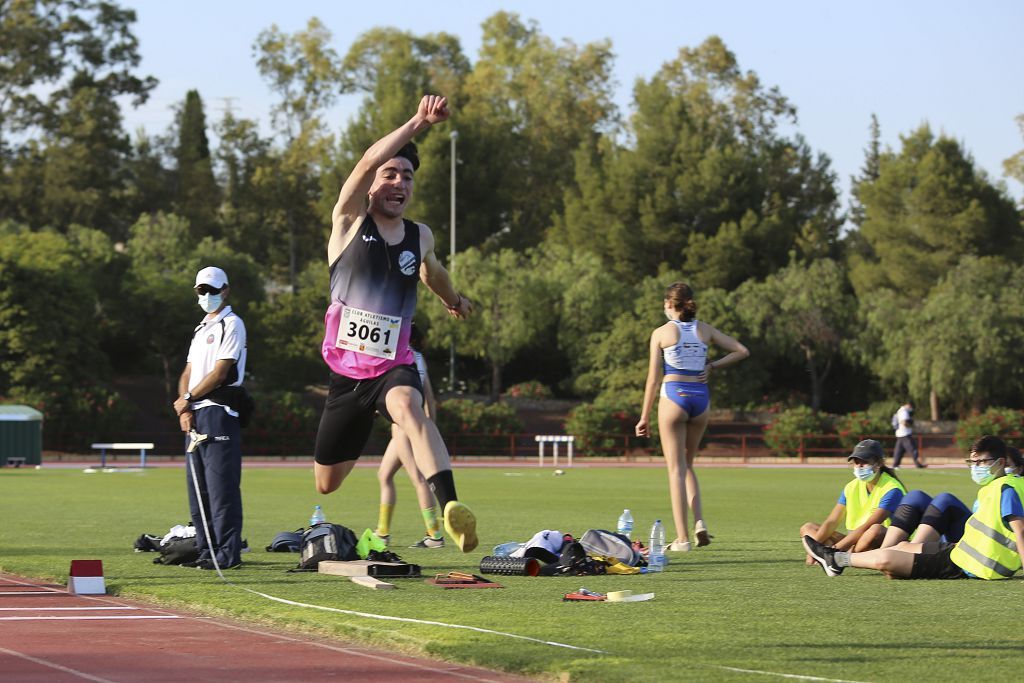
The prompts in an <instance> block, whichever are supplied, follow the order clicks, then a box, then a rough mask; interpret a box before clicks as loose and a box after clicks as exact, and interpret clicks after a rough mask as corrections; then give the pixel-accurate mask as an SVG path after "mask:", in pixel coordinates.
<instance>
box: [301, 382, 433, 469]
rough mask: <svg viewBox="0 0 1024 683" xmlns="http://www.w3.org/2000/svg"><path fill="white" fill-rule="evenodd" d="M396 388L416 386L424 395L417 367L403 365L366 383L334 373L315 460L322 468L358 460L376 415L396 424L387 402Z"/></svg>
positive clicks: (317, 434)
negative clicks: (387, 398)
mask: <svg viewBox="0 0 1024 683" xmlns="http://www.w3.org/2000/svg"><path fill="white" fill-rule="evenodd" d="M394 387H412V388H414V389H416V391H418V392H420V395H421V396H422V395H423V386H422V385H421V384H420V374H419V372H417V371H416V366H415V365H399V366H397V367H394V368H391V369H390V370H388V371H387V372H385V373H384V374H383V375H381V376H380V377H374V378H373V379H363V380H358V379H352V378H350V377H345V376H343V375H339V374H337V373H334V372H332V373H331V380H330V384H329V387H328V391H327V400H326V401H325V402H324V412H323V413H322V414H321V415H320V427H319V428H318V429H317V432H316V448H315V449H314V451H313V459H314V460H315V461H316V462H318V463H320V464H321V465H337V464H338V463H340V462H345V461H347V460H355V459H356V458H358V457H359V456H360V455H361V454H362V452H363V448H365V447H366V442H367V441H369V439H370V430H371V429H372V428H373V417H374V414H375V413H377V412H380V414H381V415H383V416H384V417H385V418H387V419H388V420H389V421H392V422H394V420H392V419H391V416H390V415H389V414H388V409H387V406H386V405H385V402H384V397H385V396H387V393H388V391H390V390H391V389H392V388H394Z"/></svg>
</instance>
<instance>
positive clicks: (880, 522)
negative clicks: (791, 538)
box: [800, 439, 907, 566]
mask: <svg viewBox="0 0 1024 683" xmlns="http://www.w3.org/2000/svg"><path fill="white" fill-rule="evenodd" d="M846 459H847V461H849V462H851V463H852V464H853V475H854V479H853V481H851V482H850V483H848V484H847V485H846V486H845V487H843V492H842V493H840V494H839V500H838V501H837V502H836V505H835V507H834V508H832V512H830V513H829V515H828V517H826V518H825V521H824V522H822V523H821V524H815V523H814V522H807V523H806V524H804V525H803V526H801V527H800V537H801V538H803V537H804V536H810V537H811V538H813V539H814V540H816V541H819V542H821V543H824V544H825V545H829V546H834V547H835V548H837V549H838V550H854V551H857V552H863V551H865V550H871V549H873V548H877V547H878V546H879V545H881V543H882V539H883V538H884V537H885V529H886V527H887V526H888V525H889V518H890V517H891V516H892V514H893V513H894V512H895V511H896V508H897V507H899V504H900V501H901V500H902V499H903V495H904V494H905V493H906V492H907V489H906V488H904V486H903V482H901V481H900V480H899V478H898V477H897V476H896V473H895V472H893V471H892V470H891V469H889V468H888V467H886V466H885V451H884V450H883V449H882V444H880V443H878V442H877V441H875V440H874V439H865V440H864V441H861V442H860V443H859V444H857V445H856V446H855V447H854V449H853V452H852V453H851V454H850V455H849V456H848V457H847V458H846ZM844 513H845V521H846V529H847V533H846V534H842V533H840V532H838V531H836V529H837V528H838V526H839V521H840V520H841V519H843V516H844ZM807 564H808V565H812V566H813V565H814V564H815V561H814V559H813V558H812V557H811V556H810V555H808V556H807Z"/></svg>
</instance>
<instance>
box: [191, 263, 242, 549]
mask: <svg viewBox="0 0 1024 683" xmlns="http://www.w3.org/2000/svg"><path fill="white" fill-rule="evenodd" d="M195 291H196V296H197V297H198V299H199V307H200V308H202V309H203V311H204V312H205V313H206V316H205V317H204V318H203V319H202V321H201V322H200V323H199V325H198V326H196V329H195V331H194V332H193V333H192V343H191V345H190V346H189V349H188V358H187V360H186V362H185V370H184V371H183V372H182V373H181V377H180V378H179V379H178V392H179V394H180V395H179V397H178V398H177V399H176V400H175V401H174V412H175V413H177V414H178V424H179V426H180V427H181V431H183V432H185V433H186V434H189V433H190V432H192V431H193V430H195V433H196V434H198V435H200V436H201V437H203V440H202V441H199V442H198V443H197V444H195V445H193V446H191V447H190V450H191V452H190V453H189V457H188V458H187V460H186V469H185V471H186V479H187V486H188V502H189V508H190V510H191V513H192V525H193V526H195V528H196V550H198V551H199V559H197V560H196V561H195V562H186V563H185V564H184V565H183V566H191V567H198V568H200V569H214V568H215V567H214V563H213V559H212V557H211V555H212V553H214V552H215V553H216V558H217V565H218V566H219V567H220V568H221V569H231V568H232V567H237V566H238V565H239V564H241V562H242V559H241V557H242V556H241V552H242V489H241V482H242V441H241V425H240V422H239V412H238V410H236V408H237V407H238V405H239V404H238V401H237V400H236V399H235V398H234V397H236V396H237V395H238V391H239V390H238V389H234V390H233V389H232V388H234V387H241V386H242V380H243V378H244V376H245V359H246V334H245V325H244V324H243V323H242V319H241V318H239V317H238V316H237V315H235V313H234V311H232V310H231V307H230V306H228V305H227V300H228V295H229V294H230V293H231V287H230V286H229V285H228V276H227V274H226V273H225V272H224V271H223V270H221V269H220V268H216V267H213V266H210V267H207V268H203V269H202V270H200V271H199V273H198V274H197V275H196V284H195ZM233 404H235V405H233ZM191 441H192V437H189V438H188V439H187V441H186V443H189V442H191ZM193 477H195V479H196V481H197V482H198V486H199V492H200V495H201V496H202V500H200V499H199V498H198V497H197V496H196V490H195V488H196V487H195V485H194V484H193ZM200 506H201V508H202V509H200ZM204 513H205V516H206V519H207V521H208V522H209V524H210V533H211V535H212V538H207V536H206V527H205V525H204V524H203V514H204Z"/></svg>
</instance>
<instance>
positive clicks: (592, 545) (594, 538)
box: [580, 529, 647, 567]
mask: <svg viewBox="0 0 1024 683" xmlns="http://www.w3.org/2000/svg"><path fill="white" fill-rule="evenodd" d="M580 544H581V545H582V546H583V548H584V550H586V551H587V554H588V555H591V556H596V557H613V558H615V559H616V560H618V561H619V562H621V563H622V564H627V565H629V566H630V567H640V566H643V565H646V564H647V562H646V561H645V560H644V558H643V556H642V555H641V554H640V553H638V552H637V551H636V550H634V549H633V544H632V543H630V541H629V539H628V538H626V537H625V536H623V535H621V534H613V533H612V532H610V531H605V530H604V529H590V530H589V531H587V533H585V534H583V538H581V539H580Z"/></svg>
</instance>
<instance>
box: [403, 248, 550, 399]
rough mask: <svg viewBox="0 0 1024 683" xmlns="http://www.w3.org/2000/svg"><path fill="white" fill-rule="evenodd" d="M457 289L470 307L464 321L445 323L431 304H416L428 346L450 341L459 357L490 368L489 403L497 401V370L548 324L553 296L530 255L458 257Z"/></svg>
mask: <svg viewBox="0 0 1024 683" xmlns="http://www.w3.org/2000/svg"><path fill="white" fill-rule="evenodd" d="M458 273H459V280H458V288H459V291H460V292H462V293H463V294H464V295H465V296H468V297H469V298H470V299H471V300H472V301H473V305H474V307H475V311H474V313H473V317H472V318H471V319H470V320H468V321H459V320H455V319H452V318H450V316H449V315H448V311H447V310H446V309H445V308H444V306H442V305H440V303H439V302H438V301H436V300H432V299H433V297H432V296H431V298H430V299H426V300H425V301H424V302H423V303H422V304H421V307H420V308H421V310H423V311H424V312H425V313H426V315H427V316H428V319H429V320H430V323H431V339H432V343H435V344H436V343H439V342H440V343H445V344H447V343H449V342H450V341H451V339H452V338H453V337H454V339H455V341H456V345H457V346H458V349H459V352H460V353H463V354H466V355H472V356H475V357H477V358H480V359H482V360H485V361H486V362H487V364H488V365H489V367H490V375H491V377H490V388H491V391H490V400H491V401H492V402H493V401H497V400H498V398H499V397H500V396H501V389H502V369H503V368H504V367H505V365H507V364H508V363H509V362H510V361H511V360H512V359H513V358H514V357H515V355H516V354H517V353H518V352H519V351H521V350H522V349H524V348H526V347H527V346H528V345H529V344H530V342H531V340H532V339H533V338H534V337H535V336H536V335H537V334H539V333H540V332H541V331H542V330H543V329H544V328H545V326H546V325H549V324H550V323H551V316H550V313H549V312H550V311H551V309H552V308H553V305H552V304H553V299H554V296H553V293H552V292H551V291H550V289H549V288H548V287H547V286H546V282H545V281H544V279H543V278H542V277H540V276H539V274H538V273H536V271H534V270H533V269H531V268H530V267H529V256H528V255H526V254H522V253H519V252H516V251H513V250H511V249H501V250H500V251H492V252H489V253H485V252H484V251H482V250H479V249H476V248H470V249H468V250H466V251H465V252H460V253H459V257H458Z"/></svg>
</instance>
